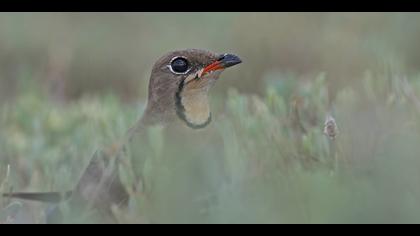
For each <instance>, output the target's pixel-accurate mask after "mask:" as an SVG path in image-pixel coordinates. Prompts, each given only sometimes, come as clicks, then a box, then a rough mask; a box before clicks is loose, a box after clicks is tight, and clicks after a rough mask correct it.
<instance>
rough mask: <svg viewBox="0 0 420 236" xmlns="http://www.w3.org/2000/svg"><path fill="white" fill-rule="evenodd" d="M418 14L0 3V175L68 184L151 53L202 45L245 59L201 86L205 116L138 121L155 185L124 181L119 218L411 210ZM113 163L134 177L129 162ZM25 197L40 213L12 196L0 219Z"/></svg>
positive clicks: (416, 195)
mask: <svg viewBox="0 0 420 236" xmlns="http://www.w3.org/2000/svg"><path fill="white" fill-rule="evenodd" d="M158 16H159V17H158ZM192 17H193V18H194V19H195V20H194V21H191V20H190V19H191V18H192ZM418 18H419V15H418V14H408V13H407V14H379V13H378V14H354V13H348V14H297V13H296V14H292V13H289V14H262V13H261V14H251V13H249V14H237V13H235V14H228V13H223V14H222V13H214V14H212V13H206V14H161V15H154V14H151V13H149V14H140V15H136V14H121V15H120V14H103V15H101V14H98V15H94V14H93V15H89V14H80V15H79V14H32V15H31V14H1V15H0V22H1V23H0V32H1V35H2V39H1V40H0V49H2V50H1V51H0V58H1V60H0V68H4V69H3V70H2V71H0V92H1V94H0V98H2V99H3V100H2V102H1V103H0V104H1V105H0V131H1V132H0V150H1V152H0V190H1V191H2V192H4V191H10V189H13V190H18V191H52V190H54V191H59V190H68V189H71V188H72V187H73V186H74V184H75V183H76V181H77V180H78V178H79V177H80V174H81V173H82V171H83V169H84V168H85V166H86V164H87V163H88V161H89V159H90V158H91V156H92V154H93V152H94V151H95V150H96V149H97V148H100V147H103V146H109V145H110V144H112V143H114V142H115V141H118V140H119V138H121V137H122V135H123V134H124V133H125V131H126V130H127V129H128V128H129V127H130V126H131V125H132V124H133V123H134V122H135V121H136V119H138V117H140V116H141V114H142V112H143V107H144V102H145V96H146V95H145V94H146V92H147V89H146V88H147V80H148V73H149V72H150V67H151V64H152V63H153V61H154V60H155V59H156V57H158V56H160V54H162V53H163V52H166V51H168V50H172V49H175V48H185V47H200V48H208V49H211V50H215V49H216V51H229V52H235V53H237V54H238V55H240V56H241V58H243V61H244V63H243V64H241V65H240V66H238V67H237V68H235V69H232V71H226V72H225V74H224V75H222V79H221V80H220V81H218V83H217V85H216V88H215V90H214V91H212V94H211V95H212V96H211V101H212V110H213V111H212V113H213V115H214V120H213V122H212V124H211V125H210V126H209V127H208V128H207V129H205V130H201V131H191V130H182V129H181V130H180V129H174V130H171V129H170V130H162V129H159V128H151V129H149V130H148V133H147V142H148V144H147V147H145V148H144V149H141V150H140V151H139V150H133V155H132V156H133V157H135V156H141V157H142V158H144V159H145V160H146V161H145V167H144V170H143V172H144V175H145V176H144V177H145V179H146V186H147V187H148V188H150V189H151V192H150V195H147V196H146V195H145V194H143V193H142V192H137V191H133V192H131V202H130V207H129V209H128V210H123V211H120V210H119V209H115V211H116V214H117V215H118V219H119V220H120V221H121V222H123V223H148V222H152V223H187V222H191V223H419V222H420V204H418V203H419V201H420V189H419V188H418V183H419V181H420V171H419V168H420V159H419V158H418V153H420V145H419V142H420V132H419V131H420V126H419V124H420V122H419V121H420V99H418V98H417V95H416V94H419V93H420V83H419V81H420V80H419V74H418V72H419V71H420V66H419V65H418V64H416V63H418V60H416V58H417V57H418V55H420V54H418V53H417V51H418V47H417V45H416V43H417V42H418V40H415V39H419V38H420V30H419V29H420V27H419V26H418V23H416V22H419V21H418ZM51 19H54V20H53V21H51ZM158 19H159V20H158ZM170 19H176V20H175V21H170ZM416 19H417V20H416ZM267 22H270V23H269V24H267ZM275 22H277V23H275ZM108 23H109V24H108ZM129 23H130V24H129ZM222 23H223V25H224V26H225V28H224V29H223V30H221V29H220V28H217V29H216V27H215V26H216V25H220V24H222ZM274 23H275V24H274ZM292 23H293V24H292ZM123 24H124V25H126V27H120V26H121V25H123ZM402 25H404V26H405V27H404V28H403V27H401V26H402ZM181 26H182V27H181ZM203 26H207V28H206V27H204V29H205V30H203ZM185 28H188V29H189V30H187V29H185ZM47 29H48V30H53V31H54V30H57V31H54V32H57V34H54V35H53V36H51V35H50V34H49V33H48V32H49V31H48V30H47ZM177 29H180V31H179V32H178V31H177ZM200 29H201V30H200ZM251 29H253V30H251ZM35 32H36V33H35ZM199 32H200V34H199ZM222 32H223V33H222ZM178 33H179V34H178ZM3 35H5V36H4V38H3ZM56 37H57V38H56ZM62 38H68V41H66V44H65V45H71V46H68V47H69V48H70V49H65V50H64V53H63V50H61V49H63V47H65V46H62V44H59V43H61V42H64V41H63V40H62ZM114 44H115V47H112V45H114ZM51 45H58V46H51ZM50 46H51V47H53V48H52V49H51V48H49V47H50ZM55 47H58V48H59V49H56V48H55ZM48 48H49V49H48ZM66 50H69V51H70V52H71V53H69V54H67V53H68V52H67V51H66ZM70 54H71V56H70ZM63 55H64V56H63ZM66 55H67V56H68V57H69V58H67V56H66ZM63 58H64V59H63ZM66 58H67V59H66ZM2 62H3V63H2ZM6 64H7V65H6ZM48 65H49V66H48ZM46 68H47V69H46ZM48 68H49V69H48ZM55 69H56V70H55ZM57 71H59V72H57ZM51 73H52V74H51ZM49 76H50V77H49ZM49 78H52V79H49ZM90 78H91V79H90ZM134 101H139V103H135V102H134ZM328 115H332V117H333V118H334V119H335V121H336V124H337V126H338V132H337V136H336V137H335V139H331V138H329V137H327V136H326V135H325V134H324V122H325V121H326V118H327V116H328ZM180 132H181V133H180ZM142 145H143V144H142ZM142 145H140V144H139V147H142ZM132 161H135V160H132ZM121 168H122V173H123V174H122V176H121V178H122V180H123V181H124V183H126V184H127V188H128V189H130V187H129V186H131V184H132V183H133V178H132V176H133V175H134V173H136V172H138V171H139V169H138V168H137V166H136V165H123V166H122V167H121ZM28 205H29V206H31V207H33V208H34V209H36V210H30V217H29V218H30V219H31V220H32V221H33V222H35V223H41V222H42V221H43V216H44V212H43V211H42V209H44V208H45V205H43V204H28V203H24V204H23V205H22V204H20V202H19V201H15V200H10V199H0V222H8V221H13V220H11V219H10V218H9V219H8V216H10V215H13V214H14V212H19V209H22V211H23V210H27V209H28V207H27V206H28ZM65 207H66V206H63V208H64V209H65ZM31 209H32V208H31ZM86 217H87V218H84V217H81V216H78V217H74V216H70V215H69V216H67V217H66V218H65V219H66V222H69V223H72V222H77V221H84V222H89V220H90V219H89V216H86Z"/></svg>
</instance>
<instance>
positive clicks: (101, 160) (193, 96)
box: [3, 49, 241, 222]
mask: <svg viewBox="0 0 420 236" xmlns="http://www.w3.org/2000/svg"><path fill="white" fill-rule="evenodd" d="M239 63H241V60H240V59H239V58H238V57H237V56H235V55H232V54H217V53H213V52H210V51H206V50H200V49H186V50H179V51H173V52H169V53H167V54H166V55H164V56H162V57H161V58H160V59H158V60H157V61H156V63H155V64H154V66H153V69H152V72H151V76H150V81H149V89H148V93H149V95H148V102H147V107H146V109H145V111H144V115H143V116H142V118H141V119H140V120H139V121H138V122H137V123H136V124H135V125H134V126H133V127H132V128H131V129H130V130H129V131H128V132H127V135H126V136H125V137H124V139H123V140H122V141H121V142H120V143H121V146H119V147H117V148H116V149H114V151H112V152H106V151H103V150H99V151H97V152H96V153H95V154H94V155H93V157H92V159H91V161H90V163H89V164H88V166H87V168H86V170H85V171H84V172H83V174H82V177H81V178H80V180H79V182H78V184H77V185H76V187H75V189H74V190H73V191H69V192H66V193H64V194H63V193H53V192H51V193H8V194H3V196H5V197H15V198H21V199H27V200H35V201H45V202H57V201H59V200H65V199H70V201H74V202H77V203H78V205H79V206H80V205H81V203H82V206H83V208H84V209H85V207H88V208H95V209H96V210H99V212H100V214H101V215H102V216H104V218H105V219H106V221H108V222H114V219H113V217H112V213H111V211H110V206H112V205H113V204H115V205H119V206H125V205H126V204H127V201H128V199H129V195H128V193H127V191H126V189H125V187H124V186H123V184H122V183H121V182H120V179H119V173H118V162H119V160H120V158H122V156H123V153H124V145H125V144H127V143H128V142H130V141H131V140H132V139H133V137H135V136H136V135H142V130H143V129H144V128H145V127H147V126H150V125H157V124H162V125H167V124H171V123H173V122H181V123H184V124H185V125H186V126H188V127H190V128H195V129H197V128H204V127H205V126H206V125H208V124H209V123H210V121H211V112H210V107H209V103H208V91H209V89H210V88H211V87H212V86H213V84H214V83H215V82H216V81H217V79H218V78H219V76H220V74H221V72H222V71H223V70H224V69H225V68H228V67H230V66H233V65H236V64H239ZM86 204H87V205H86ZM58 211H59V210H58V208H56V209H55V210H54V211H53V213H51V214H50V215H51V216H50V218H52V219H53V220H54V221H56V219H54V218H55V217H58V215H57V213H58Z"/></svg>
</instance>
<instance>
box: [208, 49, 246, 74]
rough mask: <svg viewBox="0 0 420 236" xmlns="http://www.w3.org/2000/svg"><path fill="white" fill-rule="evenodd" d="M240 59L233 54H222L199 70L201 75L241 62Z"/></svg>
mask: <svg viewBox="0 0 420 236" xmlns="http://www.w3.org/2000/svg"><path fill="white" fill-rule="evenodd" d="M241 62H242V61H241V59H240V58H239V57H238V56H236V55H233V54H227V53H226V54H223V55H222V56H220V57H219V58H218V59H217V60H216V61H215V62H213V63H211V64H210V65H208V66H206V67H205V68H204V69H203V71H202V72H201V75H203V74H206V73H210V72H212V71H215V70H223V69H226V68H228V67H231V66H234V65H237V64H239V63H241Z"/></svg>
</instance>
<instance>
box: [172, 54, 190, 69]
mask: <svg viewBox="0 0 420 236" xmlns="http://www.w3.org/2000/svg"><path fill="white" fill-rule="evenodd" d="M171 68H172V71H173V72H175V73H185V72H186V71H187V70H188V61H187V59H185V58H183V57H178V58H175V59H174V60H172V62H171Z"/></svg>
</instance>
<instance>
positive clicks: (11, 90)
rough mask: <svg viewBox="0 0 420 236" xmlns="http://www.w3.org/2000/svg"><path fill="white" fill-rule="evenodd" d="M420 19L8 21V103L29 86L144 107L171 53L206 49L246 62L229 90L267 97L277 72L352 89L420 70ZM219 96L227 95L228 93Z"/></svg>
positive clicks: (70, 16) (1, 43)
mask: <svg viewBox="0 0 420 236" xmlns="http://www.w3.org/2000/svg"><path fill="white" fill-rule="evenodd" d="M419 17H420V15H419V14H416V13H2V14H0V34H1V38H0V66H1V68H0V99H1V101H2V102H4V101H6V100H10V99H14V98H15V97H16V96H18V95H19V93H21V92H22V90H23V89H24V88H25V86H26V87H30V88H35V87H36V88H37V89H42V91H43V93H47V94H49V95H50V96H52V97H53V98H54V99H57V100H59V101H69V100H75V99H79V98H80V97H82V96H84V95H87V94H90V95H101V94H105V93H108V92H112V93H116V94H117V95H118V96H119V97H121V98H122V99H123V100H124V101H139V100H144V99H145V98H146V93H147V89H146V88H147V83H148V77H149V73H150V69H151V67H152V65H153V63H154V61H155V60H156V59H157V58H159V57H160V56H161V55H162V54H164V53H166V52H167V51H171V50H174V49H183V48H205V49H209V50H212V51H217V52H234V53H237V54H239V55H241V57H242V58H243V59H244V62H245V64H244V66H243V68H242V69H241V70H236V71H232V72H229V77H232V78H230V79H226V80H225V81H224V86H223V87H228V86H234V87H236V88H238V89H239V90H240V91H246V92H252V93H254V92H261V91H262V88H264V83H262V82H261V81H262V79H263V78H264V76H266V75H267V74H268V73H270V72H272V71H276V70H277V71H282V72H285V73H293V74H296V75H297V76H298V77H305V76H306V77H307V75H311V74H314V73H319V72H320V71H323V72H326V73H328V75H329V77H331V80H333V81H334V84H335V85H337V86H340V85H341V84H343V83H353V81H354V80H355V79H357V78H358V77H360V75H361V74H362V73H364V72H365V71H366V70H367V69H375V68H378V67H379V68H381V67H383V66H384V65H386V64H387V63H389V60H391V59H392V60H393V61H397V62H398V63H400V64H402V65H404V67H405V68H404V69H405V70H406V71H407V72H410V73H417V72H418V69H419V67H420V60H419V55H420V49H419V47H417V46H416V44H417V42H419V37H420V27H419V26H418V23H417V22H418V20H419ZM217 89H218V90H219V91H220V90H224V89H223V88H221V86H218V87H217Z"/></svg>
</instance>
